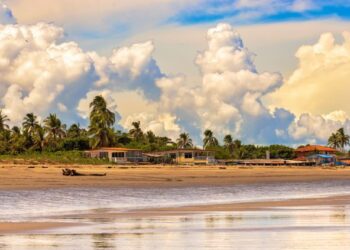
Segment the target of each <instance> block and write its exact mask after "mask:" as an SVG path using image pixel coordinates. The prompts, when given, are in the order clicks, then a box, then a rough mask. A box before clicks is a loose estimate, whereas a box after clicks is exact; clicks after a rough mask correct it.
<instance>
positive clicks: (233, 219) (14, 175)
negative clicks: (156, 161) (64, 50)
mask: <svg viewBox="0 0 350 250" xmlns="http://www.w3.org/2000/svg"><path fill="white" fill-rule="evenodd" d="M67 167H69V168H74V169H76V170H77V171H78V172H80V173H84V174H91V173H106V174H107V175H106V176H62V173H61V172H62V168H67ZM0 180H1V182H0V197H1V200H2V203H1V204H0V209H1V211H2V213H1V215H0V246H2V247H3V248H4V249H26V248H25V247H27V246H28V245H31V244H32V245H33V246H35V248H36V249H51V248H52V249H55V248H56V247H58V248H59V249H75V248H76V247H78V246H79V245H81V244H86V249H96V248H97V249H98V248H99V247H96V246H97V245H98V246H100V245H102V246H106V247H105V248H106V249H114V248H115V247H116V246H122V247H125V248H132V249H134V248H138V246H139V245H142V246H145V248H152V247H153V244H154V242H156V241H159V240H162V242H165V243H166V244H168V245H167V246H168V247H167V248H168V249H178V248H179V247H180V248H185V249H186V248H193V249H201V248H205V247H208V248H212V247H214V246H216V247H217V248H218V249H231V247H232V246H233V245H235V246H237V249H243V248H245V249H247V248H249V249H256V248H260V249H267V248H264V247H265V245H266V247H268V249H283V248H285V249H294V248H293V247H295V249H298V248H300V247H304V248H305V249H313V248H314V247H315V246H318V249H323V248H322V247H323V245H322V244H325V243H321V242H319V237H321V236H320V235H323V236H322V237H323V239H327V244H328V246H334V248H332V247H328V248H327V249H338V245H337V244H343V246H347V245H346V244H348V243H347V242H348V241H347V239H348V238H349V237H350V234H349V233H348V232H349V230H348V229H349V227H350V219H349V218H350V210H349V207H350V169H348V168H324V167H282V166H281V167H266V166H254V167H249V166H162V165H151V166H132V165H129V166H116V165H100V166H96V165H94V166H92V165H91V166H83V165H75V166H72V165H70V166H66V165H56V164H44V165H33V164H31V165H29V164H21V165H13V164H3V165H1V166H0ZM276 233H278V234H279V235H280V237H279V238H275V234H276ZM48 235H49V236H48ZM76 235H79V240H78V239H77V237H76ZM187 235H188V237H190V236H191V240H190V239H189V238H188V237H187ZM211 235H212V236H211ZM261 235H264V237H262V236H261ZM316 235H317V237H316ZM212 237H214V238H212ZM252 237H255V238H254V240H251V238H252ZM300 237H301V238H302V239H303V240H301V238H300ZM339 237H343V238H341V239H340V238H339ZM192 239H193V240H195V241H193V240H192ZM213 239H216V240H213ZM266 239H268V242H266ZM277 239H280V240H278V241H276V240H277ZM196 240H198V241H196ZM302 242H303V244H306V242H307V243H308V244H309V248H308V246H306V247H305V246H304V245H300V244H301V243H302ZM179 244H180V246H179ZM192 244H193V245H192ZM285 244H287V245H288V246H289V247H285ZM318 244H319V245H318ZM262 246H264V247H262ZM291 246H293V247H291ZM102 248H103V247H102Z"/></svg>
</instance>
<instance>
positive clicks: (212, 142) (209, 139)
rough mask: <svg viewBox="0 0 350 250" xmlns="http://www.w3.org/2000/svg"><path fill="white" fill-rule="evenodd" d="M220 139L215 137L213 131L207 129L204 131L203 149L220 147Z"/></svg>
mask: <svg viewBox="0 0 350 250" xmlns="http://www.w3.org/2000/svg"><path fill="white" fill-rule="evenodd" d="M218 145H219V142H218V139H216V138H215V137H214V133H213V131H211V130H209V129H207V130H205V131H204V139H203V148H204V149H206V148H208V147H215V146H218Z"/></svg>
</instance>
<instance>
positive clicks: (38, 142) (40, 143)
mask: <svg viewBox="0 0 350 250" xmlns="http://www.w3.org/2000/svg"><path fill="white" fill-rule="evenodd" d="M33 142H34V145H33V147H35V148H37V149H39V151H40V152H41V151H43V148H44V146H45V129H44V128H43V127H41V126H39V127H38V129H37V130H36V131H35V135H34V138H33Z"/></svg>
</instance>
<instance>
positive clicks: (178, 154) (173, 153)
mask: <svg viewBox="0 0 350 250" xmlns="http://www.w3.org/2000/svg"><path fill="white" fill-rule="evenodd" d="M154 154H155V155H158V156H161V157H163V158H167V159H170V160H171V161H172V163H176V164H184V165H205V164H214V163H215V162H216V161H215V157H214V152H213V151H211V150H203V149H174V150H167V151H160V152H154Z"/></svg>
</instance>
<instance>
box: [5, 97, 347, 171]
mask: <svg viewBox="0 0 350 250" xmlns="http://www.w3.org/2000/svg"><path fill="white" fill-rule="evenodd" d="M90 109H91V112H90V116H89V120H90V123H89V126H88V128H87V129H85V128H81V127H80V125H79V124H75V123H74V124H72V125H71V126H69V127H68V128H67V126H66V125H65V124H63V123H62V122H61V120H60V119H59V117H57V115H56V114H49V115H48V117H46V118H45V119H44V120H43V123H42V124H41V123H40V122H39V121H38V118H37V116H36V115H35V114H33V113H28V114H27V115H26V116H25V117H24V118H23V123H22V127H21V128H20V127H17V126H14V127H12V128H10V127H9V126H8V123H9V119H8V117H7V116H6V115H5V114H3V112H2V111H1V110H0V155H1V156H0V159H11V158H12V159H34V160H35V161H48V162H50V161H53V162H62V163H82V164H83V163H84V164H99V163H105V162H104V161H101V160H96V159H89V158H85V157H84V155H83V154H82V151H84V150H87V149H91V148H98V147H108V146H112V147H128V148H138V149H141V150H143V151H145V152H150V151H163V150H168V149H175V148H182V149H185V148H193V147H194V144H193V141H192V139H191V137H190V135H189V134H188V133H181V134H180V135H179V138H178V139H177V140H176V142H174V141H172V140H171V139H170V138H168V137H162V136H157V135H155V134H154V133H153V132H152V131H142V129H141V123H140V122H139V121H135V122H133V123H132V124H131V125H132V128H131V129H130V130H129V131H128V132H124V131H119V130H115V129H114V128H113V125H114V123H115V115H114V113H113V112H112V111H110V110H109V109H108V107H107V103H106V101H105V99H104V98H103V97H102V96H96V97H95V98H94V99H93V101H92V102H91V103H90ZM341 132H342V131H341V130H339V131H338V132H337V136H336V138H337V141H336V143H337V144H336V145H337V147H344V146H345V145H347V144H348V142H349V138H348V137H346V136H345V137H344V136H340V135H341ZM343 132H344V130H343ZM340 138H342V139H340ZM203 148H204V149H208V150H214V151H215V157H216V158H217V159H248V158H265V157H266V152H267V151H269V153H270V157H271V158H285V159H291V158H293V157H294V150H293V148H290V147H287V146H283V145H271V146H256V145H244V144H242V142H241V141H240V140H234V139H233V137H232V135H226V136H225V137H224V140H223V142H222V145H220V142H219V140H218V139H217V138H216V137H215V135H214V133H213V132H212V131H211V130H209V129H207V130H205V131H204V134H203ZM14 156H16V157H14Z"/></svg>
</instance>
